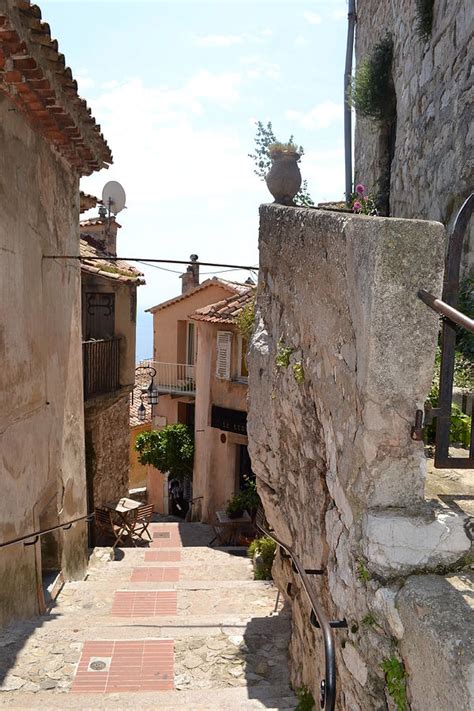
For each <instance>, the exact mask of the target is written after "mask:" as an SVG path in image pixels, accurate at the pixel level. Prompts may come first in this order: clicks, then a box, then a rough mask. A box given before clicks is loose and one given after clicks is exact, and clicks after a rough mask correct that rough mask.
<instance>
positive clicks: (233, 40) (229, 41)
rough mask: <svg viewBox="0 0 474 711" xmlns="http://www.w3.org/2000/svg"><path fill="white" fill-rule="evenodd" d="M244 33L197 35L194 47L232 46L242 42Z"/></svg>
mask: <svg viewBox="0 0 474 711" xmlns="http://www.w3.org/2000/svg"><path fill="white" fill-rule="evenodd" d="M243 41H244V35H206V36H204V37H197V39H196V42H195V44H196V47H233V46H234V45H236V44H242V42H243Z"/></svg>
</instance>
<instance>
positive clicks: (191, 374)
mask: <svg viewBox="0 0 474 711" xmlns="http://www.w3.org/2000/svg"><path fill="white" fill-rule="evenodd" d="M141 365H142V366H143V365H146V366H150V367H152V368H154V369H155V370H156V375H155V376H154V378H153V380H154V384H155V387H156V389H157V390H158V392H159V393H161V394H167V393H168V394H172V395H181V394H186V395H195V394H196V378H195V370H196V369H195V366H194V365H186V364H185V363H162V362H161V361H156V360H147V361H143V363H141Z"/></svg>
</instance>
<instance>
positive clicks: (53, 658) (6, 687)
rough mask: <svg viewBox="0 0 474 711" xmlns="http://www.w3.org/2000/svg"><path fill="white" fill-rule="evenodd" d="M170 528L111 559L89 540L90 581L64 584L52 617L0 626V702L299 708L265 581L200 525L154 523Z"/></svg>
mask: <svg viewBox="0 0 474 711" xmlns="http://www.w3.org/2000/svg"><path fill="white" fill-rule="evenodd" d="M173 529H174V530H173ZM166 531H172V533H171V542H170V545H169V547H166V546H163V540H162V539H161V538H159V539H158V540H159V543H158V544H157V543H156V542H155V541H154V542H152V543H151V545H150V547H140V548H125V549H120V550H119V551H117V554H116V559H114V560H111V549H107V548H102V549H95V551H94V553H93V555H92V556H91V560H90V565H89V570H88V574H87V576H86V579H85V580H83V581H74V582H69V583H66V584H65V586H64V587H63V589H62V591H61V593H60V595H59V597H58V598H57V600H56V604H55V606H54V607H53V609H52V610H51V612H50V613H49V614H47V615H43V616H41V617H37V618H35V619H32V620H29V621H25V622H17V623H15V624H13V625H11V626H10V627H8V628H7V629H6V630H4V631H3V633H2V634H1V635H0V682H1V684H0V706H7V707H11V708H24V709H27V708H32V709H36V708H42V709H46V708H62V709H68V708H71V709H72V708H80V709H87V708H91V709H92V708H94V709H96V708H115V709H117V708H121V706H120V704H123V708H129V707H130V706H133V705H141V706H142V707H143V706H145V707H146V706H148V707H150V708H151V707H157V706H158V705H159V707H160V708H170V709H180V708H184V707H186V708H187V709H192V711H194V709H196V710H197V709H209V711H212V710H213V709H216V710H217V709H221V708H222V709H224V708H225V709H258V708H265V709H273V708H275V709H277V708H278V709H294V708H295V706H296V702H295V700H294V696H293V694H292V691H291V689H290V686H289V678H288V664H287V649H288V641H289V631H290V630H289V625H290V621H289V617H288V615H287V614H286V611H285V610H284V609H282V607H281V605H280V606H279V608H278V611H277V613H274V608H275V602H276V589H275V587H274V586H273V583H271V582H262V581H254V580H253V574H252V566H251V562H250V561H249V560H248V559H247V558H246V557H245V555H244V556H242V555H235V553H236V552H238V551H230V550H229V549H212V548H209V547H208V546H207V545H206V544H207V542H208V541H209V540H210V539H211V538H212V533H211V530H210V529H209V527H207V526H204V525H202V524H186V523H183V524H177V523H161V524H153V525H152V533H160V532H166ZM177 531H179V533H180V535H179V536H176V532H177ZM176 541H179V543H177V542H176ZM157 551H160V553H159V555H158V556H157V555H156V552H157ZM150 554H152V555H150ZM147 570H148V571H151V572H146V571H147ZM137 571H139V572H138V573H137ZM144 571H145V572H144ZM170 581H171V582H170ZM132 591H133V592H132ZM172 591H175V592H172ZM119 592H120V594H119V595H118V596H117V593H119ZM114 603H115V604H114ZM150 606H151V607H150ZM160 606H161V607H160ZM174 612H176V614H174ZM157 640H172V642H171V641H170V642H160V643H159V644H160V645H166V644H167V645H168V647H166V650H168V651H167V652H166V653H167V654H168V653H169V655H171V656H170V658H169V659H170V660H169V661H166V660H165V657H164V656H163V655H164V653H163V654H161V653H160V652H156V651H155V652H153V650H157V649H161V647H157V646H156V645H157V644H158V642H157ZM153 645H154V646H153ZM169 645H171V646H169ZM88 649H89V650H92V652H91V655H89V656H88V653H87V650H88ZM148 649H149V650H151V651H150V652H149V654H150V655H151V656H150V657H149V659H145V657H146V655H147V654H148V652H147V650H148ZM94 650H95V651H94ZM137 650H139V652H138V651H137ZM92 653H94V654H92ZM137 654H139V655H140V656H139V657H137ZM153 654H154V655H155V656H153ZM101 655H102V656H101ZM114 655H115V656H114ZM127 655H128V656H127ZM94 664H95V667H94ZM91 665H92V666H91ZM120 665H122V666H120ZM160 665H161V666H160ZM170 665H171V666H170ZM171 669H172V670H173V671H172V673H171V676H170V670H171ZM124 670H125V671H126V675H127V676H126V678H127V681H126V683H125V682H124V681H123V678H124ZM134 670H135V671H134ZM71 688H73V691H74V692H78V693H70V692H71Z"/></svg>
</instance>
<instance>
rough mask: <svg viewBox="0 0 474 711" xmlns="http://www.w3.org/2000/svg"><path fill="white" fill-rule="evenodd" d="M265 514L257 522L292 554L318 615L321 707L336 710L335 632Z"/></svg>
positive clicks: (265, 533)
mask: <svg viewBox="0 0 474 711" xmlns="http://www.w3.org/2000/svg"><path fill="white" fill-rule="evenodd" d="M262 518H263V515H262V513H261V512H259V513H258V514H257V518H256V521H255V524H256V526H257V528H259V529H260V530H261V531H262V533H263V534H264V535H265V536H268V537H269V538H271V539H272V540H273V541H275V543H276V544H277V545H278V546H279V547H280V548H283V550H284V551H286V553H287V554H288V555H289V556H290V558H291V560H292V562H293V565H294V569H296V572H297V573H298V575H299V576H300V578H301V582H302V584H303V589H304V591H305V593H306V596H307V598H308V600H309V603H310V605H311V608H312V611H313V613H314V615H315V616H316V619H317V621H318V623H319V626H320V628H321V632H322V634H323V638H324V662H325V679H324V680H323V681H321V686H320V688H321V699H320V703H321V708H322V709H327V711H334V708H335V705H336V652H335V644H334V634H333V632H332V629H331V625H330V621H329V618H328V617H327V615H326V613H325V612H324V610H323V609H322V608H321V606H320V604H319V602H318V599H317V598H316V595H315V594H314V592H313V590H312V589H311V586H310V582H309V579H308V576H307V574H306V571H305V569H304V568H303V566H302V565H301V563H300V561H299V559H298V557H297V556H296V554H295V552H294V551H293V550H292V549H291V548H290V547H289V546H288V545H286V543H283V542H282V541H280V539H279V538H277V536H275V534H274V533H272V532H270V531H268V530H267V529H266V528H265V526H264V525H263V522H262Z"/></svg>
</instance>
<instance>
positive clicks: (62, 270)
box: [0, 94, 87, 624]
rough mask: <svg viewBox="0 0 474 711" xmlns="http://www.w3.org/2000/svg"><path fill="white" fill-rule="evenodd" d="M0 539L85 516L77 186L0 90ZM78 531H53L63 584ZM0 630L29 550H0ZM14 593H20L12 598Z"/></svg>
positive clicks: (73, 564) (24, 610) (34, 592)
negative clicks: (68, 257) (66, 256)
mask: <svg viewBox="0 0 474 711" xmlns="http://www.w3.org/2000/svg"><path fill="white" fill-rule="evenodd" d="M0 214H1V219H0V254H1V265H2V266H1V278H0V304H1V306H0V363H1V368H0V481H1V483H2V496H1V500H0V540H2V541H5V540H8V539H10V538H15V537H17V536H21V535H24V534H27V533H29V532H31V531H34V530H37V529H38V527H39V524H40V522H41V523H42V524H43V523H46V524H47V525H48V524H49V525H51V526H52V525H55V524H56V523H59V521H60V520H61V521H67V520H68V519H71V518H75V517H78V516H81V515H83V514H84V513H85V502H86V496H85V489H86V484H85V467H84V429H83V415H82V409H83V400H82V364H81V333H80V271H79V264H78V263H77V262H75V261H66V260H56V261H54V260H43V259H42V257H43V255H47V254H49V255H51V254H74V253H77V252H78V245H79V233H78V223H79V186H78V179H77V177H75V176H73V175H72V174H71V173H70V171H69V170H68V168H67V167H66V166H65V164H64V163H63V162H62V161H61V159H60V158H59V157H58V156H57V155H55V154H54V153H53V151H52V149H51V148H50V146H49V145H47V144H46V143H45V142H44V141H43V140H42V139H41V138H40V137H39V136H38V135H37V134H36V133H35V132H34V131H33V130H32V129H31V128H30V126H29V125H28V124H27V123H26V121H25V120H24V118H23V117H22V115H21V114H20V113H19V112H17V111H14V110H13V111H12V110H11V103H10V101H9V100H8V99H7V98H6V97H5V96H4V95H3V94H0ZM86 554H87V540H86V527H85V524H78V525H76V526H73V528H72V529H70V530H69V531H67V532H61V533H60V534H59V555H60V556H61V564H62V567H63V571H64V573H65V575H66V577H71V578H72V577H80V576H81V575H82V574H83V572H84V570H85V564H86V559H87V557H86ZM0 580H1V581H2V584H1V585H0V624H2V623H3V622H5V621H7V620H9V619H11V618H12V617H26V616H29V615H31V614H34V613H36V612H37V611H38V606H39V604H40V600H41V559H40V554H39V544H38V545H36V546H30V547H28V548H24V547H23V546H22V545H19V546H15V547H12V548H8V549H5V550H3V551H0ZM19 591H21V594H19Z"/></svg>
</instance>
